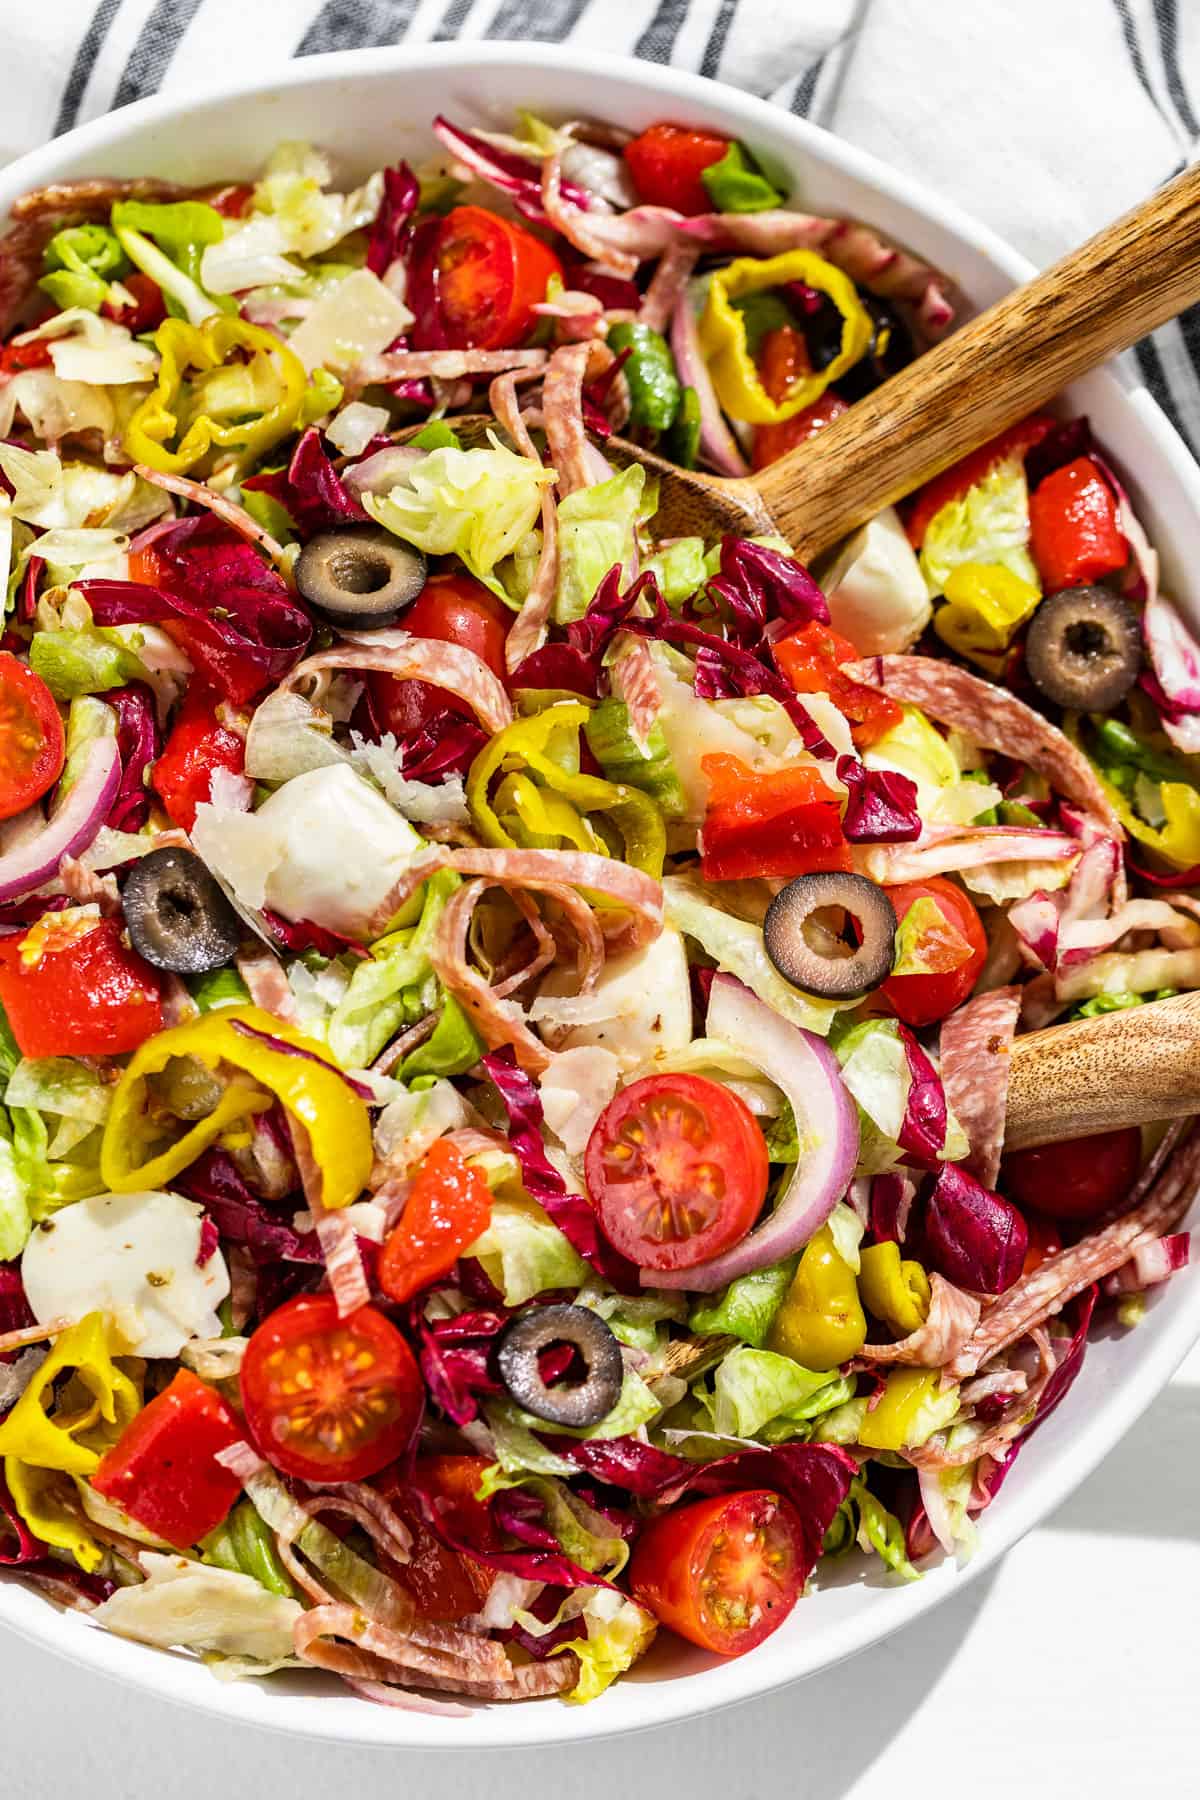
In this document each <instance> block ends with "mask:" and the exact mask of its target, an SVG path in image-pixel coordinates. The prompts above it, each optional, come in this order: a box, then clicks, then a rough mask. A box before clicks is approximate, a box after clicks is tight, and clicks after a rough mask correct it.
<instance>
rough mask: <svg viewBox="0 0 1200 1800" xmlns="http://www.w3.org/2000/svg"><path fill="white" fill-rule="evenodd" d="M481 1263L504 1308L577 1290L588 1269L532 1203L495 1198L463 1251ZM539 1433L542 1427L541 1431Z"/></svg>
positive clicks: (538, 1207) (515, 1199) (503, 1197)
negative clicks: (538, 1296) (558, 1291)
mask: <svg viewBox="0 0 1200 1800" xmlns="http://www.w3.org/2000/svg"><path fill="white" fill-rule="evenodd" d="M464 1255H466V1256H474V1257H476V1258H478V1260H479V1261H480V1262H481V1263H482V1264H483V1268H484V1272H485V1273H486V1274H487V1276H488V1278H489V1280H491V1281H492V1282H493V1283H494V1284H495V1285H496V1287H498V1288H499V1289H500V1292H501V1293H502V1294H503V1296H504V1303H505V1305H506V1306H522V1305H523V1304H524V1302H525V1301H526V1300H531V1299H532V1298H533V1296H534V1295H535V1294H541V1293H545V1292H546V1291H547V1289H549V1288H572V1289H574V1288H579V1287H582V1286H583V1283H584V1282H585V1281H586V1280H587V1278H588V1266H587V1264H586V1263H585V1262H584V1260H583V1258H582V1257H581V1256H580V1255H579V1254H578V1252H577V1251H576V1250H574V1249H573V1248H572V1246H571V1244H570V1243H569V1242H568V1241H567V1239H566V1238H565V1237H564V1236H563V1234H562V1232H561V1231H560V1230H559V1229H558V1226H557V1225H555V1224H553V1223H552V1222H551V1220H550V1219H548V1218H547V1216H546V1214H545V1213H544V1212H543V1211H542V1209H541V1207H540V1206H538V1205H537V1204H536V1203H535V1202H534V1201H532V1200H529V1199H526V1198H524V1197H518V1196H511V1197H510V1196H507V1195H500V1194H497V1195H496V1196H495V1197H494V1198H493V1200H492V1216H491V1219H490V1221H489V1222H488V1227H487V1230H486V1231H484V1232H482V1233H481V1234H480V1236H479V1237H477V1238H476V1239H475V1242H474V1243H473V1244H471V1245H469V1246H468V1248H467V1249H466V1250H465V1251H464ZM539 1429H540V1427H539Z"/></svg>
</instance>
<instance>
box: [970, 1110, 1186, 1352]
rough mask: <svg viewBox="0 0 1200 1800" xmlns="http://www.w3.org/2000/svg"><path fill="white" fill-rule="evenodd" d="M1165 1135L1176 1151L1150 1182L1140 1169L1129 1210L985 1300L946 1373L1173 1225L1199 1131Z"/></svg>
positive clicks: (1151, 1172) (1040, 1317)
mask: <svg viewBox="0 0 1200 1800" xmlns="http://www.w3.org/2000/svg"><path fill="white" fill-rule="evenodd" d="M1165 1141H1166V1143H1167V1144H1168V1145H1169V1146H1170V1147H1171V1149H1173V1152H1174V1153H1173V1154H1168V1155H1167V1157H1166V1158H1165V1160H1164V1161H1162V1162H1158V1161H1157V1160H1156V1162H1155V1163H1152V1164H1151V1167H1150V1169H1148V1170H1147V1172H1146V1175H1147V1176H1150V1177H1151V1179H1150V1181H1149V1184H1148V1185H1147V1182H1146V1176H1143V1178H1142V1181H1141V1182H1140V1183H1139V1185H1138V1188H1137V1189H1135V1190H1134V1193H1135V1195H1137V1194H1139V1191H1140V1193H1141V1196H1142V1197H1141V1198H1140V1202H1139V1203H1138V1204H1136V1205H1135V1206H1134V1208H1133V1210H1132V1211H1131V1212H1127V1213H1125V1214H1124V1216H1123V1217H1122V1218H1120V1219H1117V1220H1116V1221H1115V1222H1114V1223H1113V1224H1111V1225H1108V1226H1106V1227H1105V1228H1104V1230H1103V1231H1097V1232H1094V1233H1093V1234H1092V1236H1091V1237H1086V1238H1083V1239H1082V1240H1081V1242H1079V1243H1078V1244H1072V1245H1070V1246H1069V1247H1068V1248H1067V1249H1065V1250H1059V1251H1058V1252H1057V1253H1056V1254H1055V1255H1054V1256H1048V1257H1047V1258H1046V1260H1045V1262H1044V1263H1042V1264H1041V1265H1040V1266H1039V1267H1038V1268H1036V1269H1035V1270H1034V1271H1033V1273H1032V1274H1031V1275H1026V1276H1025V1277H1024V1278H1023V1279H1022V1280H1021V1281H1018V1282H1017V1284H1016V1285H1015V1287H1011V1288H1009V1290H1008V1292H1007V1293H1006V1294H1004V1295H1002V1296H1001V1298H1000V1299H999V1300H997V1302H996V1303H995V1305H994V1306H992V1307H989V1309H988V1311H987V1312H986V1313H985V1314H984V1316H983V1318H982V1319H981V1321H980V1323H979V1326H978V1327H977V1329H976V1330H975V1331H974V1332H973V1334H972V1335H971V1337H970V1338H969V1339H968V1341H967V1343H966V1344H964V1345H963V1347H962V1349H961V1350H960V1351H959V1352H958V1354H957V1355H956V1356H955V1357H954V1359H953V1361H952V1362H951V1363H950V1365H949V1369H948V1373H949V1374H950V1375H952V1376H954V1377H955V1379H957V1380H961V1379H962V1378H963V1377H964V1376H966V1375H974V1374H976V1373H977V1371H978V1370H979V1369H980V1368H981V1367H982V1366H983V1364H984V1363H985V1362H987V1360H988V1358H989V1357H992V1356H995V1355H996V1353H997V1352H998V1351H1000V1350H1006V1349H1007V1348H1008V1346H1009V1345H1010V1344H1014V1343H1016V1341H1017V1339H1018V1338H1021V1337H1024V1336H1025V1335H1026V1333H1028V1332H1030V1331H1032V1330H1033V1329H1034V1327H1035V1326H1037V1325H1040V1324H1042V1323H1043V1322H1044V1321H1045V1320H1046V1319H1048V1318H1049V1317H1050V1316H1051V1315H1052V1314H1054V1313H1057V1312H1061V1311H1062V1309H1063V1307H1064V1306H1065V1305H1066V1304H1067V1301H1068V1300H1073V1299H1074V1298H1075V1295H1076V1294H1081V1293H1082V1292H1083V1290H1084V1288H1086V1287H1090V1286H1091V1284H1092V1283H1093V1282H1094V1281H1102V1280H1103V1279H1104V1277H1105V1276H1106V1275H1111V1274H1113V1273H1114V1272H1115V1271H1116V1270H1117V1269H1119V1268H1121V1267H1122V1265H1123V1264H1125V1263H1127V1262H1128V1261H1129V1259H1130V1257H1131V1256H1134V1255H1135V1254H1136V1252H1137V1251H1138V1249H1139V1248H1140V1247H1141V1246H1142V1245H1143V1244H1146V1243H1149V1242H1151V1241H1152V1240H1153V1239H1155V1238H1159V1237H1162V1236H1163V1234H1164V1233H1165V1232H1168V1231H1170V1230H1171V1227H1172V1226H1173V1225H1174V1224H1175V1223H1176V1221H1177V1220H1178V1219H1180V1218H1181V1217H1182V1216H1183V1214H1184V1213H1185V1212H1186V1211H1187V1208H1188V1206H1189V1205H1190V1204H1191V1200H1192V1196H1193V1194H1194V1192H1195V1188H1196V1180H1197V1177H1198V1176H1200V1133H1192V1135H1190V1136H1188V1137H1186V1138H1184V1137H1183V1134H1182V1133H1179V1134H1178V1135H1177V1134H1176V1133H1174V1132H1173V1133H1171V1134H1168V1138H1167V1140H1165ZM1176 1145H1178V1148H1175V1146H1176Z"/></svg>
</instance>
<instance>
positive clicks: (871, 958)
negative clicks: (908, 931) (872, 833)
mask: <svg viewBox="0 0 1200 1800" xmlns="http://www.w3.org/2000/svg"><path fill="white" fill-rule="evenodd" d="M830 908H840V909H841V911H842V912H844V913H848V914H849V915H850V917H851V918H852V919H853V920H854V922H855V925H856V927H857V930H856V934H855V935H856V937H857V938H858V940H859V941H858V942H857V943H850V942H848V941H847V940H846V939H845V938H843V937H842V935H841V933H840V931H839V930H838V929H837V928H836V927H834V926H831V925H829V924H827V923H826V922H825V921H823V920H822V919H820V918H819V917H818V916H817V915H818V914H820V913H823V912H826V911H827V910H828V909H830ZM763 941H764V943H765V944H766V950H767V955H768V956H769V957H770V959H771V961H772V962H773V963H774V964H775V967H776V968H777V969H778V970H779V973H780V974H781V975H782V976H783V978H784V980H785V981H790V982H791V983H792V984H793V986H795V987H798V988H803V989H804V991H805V993H806V994H818V995H820V997H821V998H822V999H823V1000H854V999H856V998H857V997H858V996H859V995H860V994H865V993H867V992H868V990H869V989H871V988H873V987H878V986H879V983H880V982H881V981H886V980H887V977H888V976H889V975H890V974H891V972H892V961H893V958H894V956H895V950H896V909H895V907H894V906H893V905H892V903H891V901H890V900H889V899H888V897H887V895H886V893H885V892H884V890H883V889H882V888H881V887H880V886H879V885H878V884H877V883H876V882H874V881H868V879H867V877H866V876H865V875H849V874H844V873H842V872H841V871H839V870H830V871H828V872H824V873H819V874H815V875H797V877H796V879H795V881H789V882H788V884H787V886H786V887H785V888H781V889H780V891H779V893H777V894H776V896H775V898H774V899H773V900H772V902H771V904H770V906H769V907H768V908H767V916H766V918H765V919H764V921H763Z"/></svg>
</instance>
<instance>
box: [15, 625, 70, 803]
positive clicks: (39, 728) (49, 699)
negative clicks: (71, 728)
mask: <svg viewBox="0 0 1200 1800" xmlns="http://www.w3.org/2000/svg"><path fill="white" fill-rule="evenodd" d="M65 754H66V751H65V740H64V737H63V723H62V718H61V715H60V714H59V710H58V707H57V706H56V705H55V702H54V695H53V694H52V693H51V692H50V689H49V688H48V687H47V686H46V684H45V682H44V681H43V680H42V678H41V676H40V675H38V674H35V672H34V671H33V670H32V669H31V668H30V667H29V665H28V663H23V662H21V661H20V660H19V659H18V658H17V657H15V656H13V655H12V653H11V651H8V650H4V651H0V819H12V818H15V817H16V815H17V814H18V813H22V812H24V811H25V809H26V807H27V806H32V805H33V803H34V801H35V800H40V799H41V797H42V795H43V794H44V793H46V792H47V791H48V790H49V789H50V788H52V787H53V786H54V783H55V782H56V781H57V780H58V778H59V776H60V775H61V774H62V769H63V762H64V759H65Z"/></svg>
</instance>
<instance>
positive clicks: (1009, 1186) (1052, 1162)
mask: <svg viewBox="0 0 1200 1800" xmlns="http://www.w3.org/2000/svg"><path fill="white" fill-rule="evenodd" d="M1141 1162H1142V1134H1141V1132H1140V1131H1139V1130H1138V1128H1137V1126H1136V1125H1131V1126H1129V1127H1128V1129H1127V1130H1125V1131H1098V1132H1096V1133H1095V1134H1094V1135H1093V1136H1091V1137H1081V1138H1066V1139H1064V1140H1063V1141H1062V1142H1061V1143H1058V1144H1039V1145H1038V1146H1037V1148H1036V1149H1033V1150H1014V1151H1013V1152H1012V1153H1011V1155H1009V1156H1006V1157H1005V1158H1004V1162H1003V1164H1002V1166H1001V1170H1000V1185H1001V1187H1002V1189H1003V1191H1004V1192H1005V1193H1006V1194H1007V1195H1008V1196H1009V1197H1010V1199H1013V1200H1015V1201H1016V1203H1017V1205H1018V1206H1020V1207H1022V1208H1024V1207H1027V1206H1028V1207H1032V1208H1033V1209H1034V1210H1035V1211H1037V1212H1042V1213H1045V1214H1046V1215H1047V1217H1048V1218H1051V1219H1063V1220H1068V1219H1069V1220H1072V1221H1076V1220H1078V1221H1079V1222H1081V1223H1083V1222H1086V1221H1088V1220H1090V1219H1098V1218H1099V1217H1100V1216H1101V1214H1103V1213H1107V1212H1111V1211H1112V1210H1113V1209H1114V1208H1115V1207H1117V1206H1119V1205H1120V1203H1121V1201H1122V1200H1123V1199H1124V1198H1125V1196H1126V1194H1127V1193H1128V1192H1129V1190H1130V1188H1131V1187H1132V1186H1133V1184H1134V1182H1135V1181H1136V1180H1137V1176H1138V1170H1139V1168H1140V1167H1141Z"/></svg>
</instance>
